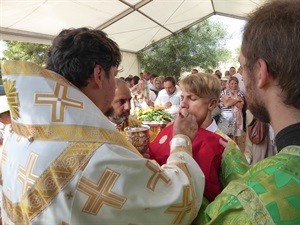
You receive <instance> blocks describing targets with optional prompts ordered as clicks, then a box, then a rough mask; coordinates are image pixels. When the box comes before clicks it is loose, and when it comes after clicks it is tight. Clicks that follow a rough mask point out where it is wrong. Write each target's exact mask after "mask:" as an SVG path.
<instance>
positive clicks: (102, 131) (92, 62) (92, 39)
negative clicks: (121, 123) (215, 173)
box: [1, 28, 204, 225]
mask: <svg viewBox="0 0 300 225" xmlns="http://www.w3.org/2000/svg"><path fill="white" fill-rule="evenodd" d="M120 62H121V53H120V49H119V47H118V45H117V44H116V43H115V42H114V41H113V40H111V39H110V38H108V37H107V35H106V33H104V32H103V31H101V30H93V29H89V28H77V29H67V30H63V31H61V32H60V33H59V35H58V36H57V37H55V38H54V40H53V44H52V46H51V49H50V51H49V58H48V61H47V67H46V68H47V69H44V68H42V67H40V66H38V65H35V64H33V63H30V62H24V61H3V62H2V72H3V74H2V79H3V84H4V87H5V89H6V90H8V91H7V92H6V95H7V96H12V97H11V98H8V103H9V105H10V108H11V109H13V110H11V116H12V127H13V129H14V130H13V132H12V134H11V135H10V137H9V138H8V139H7V141H6V144H5V146H4V148H3V155H5V158H4V157H2V163H1V172H2V174H1V181H2V182H1V192H2V193H1V197H2V201H1V209H2V221H3V223H4V224H81V225H90V224H103V225H107V224H172V223H180V224H190V222H191V221H192V220H193V218H194V217H195V216H196V214H197V211H198V210H199V208H200V205H201V203H202V196H203V188H204V176H203V173H202V171H201V169H200V168H199V166H198V165H197V163H196V162H195V161H194V159H193V157H192V151H191V140H193V139H194V137H195V134H196V132H197V129H198V127H197V124H196V123H195V117H194V116H193V115H191V114H189V113H188V112H187V111H186V110H184V109H182V110H181V111H180V112H178V116H177V117H176V120H175V122H174V130H173V132H174V137H173V139H172V141H171V143H170V146H169V147H170V149H171V150H170V151H171V155H170V157H169V159H168V160H169V161H168V162H167V164H166V165H164V167H160V166H158V164H157V163H156V162H155V161H150V160H148V159H145V158H144V157H143V156H142V155H141V154H140V153H139V152H138V151H137V149H135V148H134V147H133V145H132V144H130V143H129V142H128V141H127V140H126V139H125V137H123V136H122V135H121V134H120V132H118V130H117V129H116V128H115V126H114V125H113V124H112V123H111V122H110V121H109V120H108V119H107V117H106V116H105V114H106V113H107V112H108V111H109V110H110V108H111V103H112V101H113V99H114V92H115V76H116V75H117V73H118V65H119V64H120ZM29 86H30V88H28V87H29ZM165 193H168V194H167V195H166V194H165ZM149 199H150V200H151V201H149ZM178 206H181V207H179V208H178ZM174 210H175V211H174ZM174 212H176V213H174ZM179 215H180V217H178V216H179ZM174 221H176V222H174Z"/></svg>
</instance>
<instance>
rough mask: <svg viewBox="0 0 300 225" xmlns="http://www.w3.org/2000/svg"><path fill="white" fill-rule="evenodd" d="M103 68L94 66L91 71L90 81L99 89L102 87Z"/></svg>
mask: <svg viewBox="0 0 300 225" xmlns="http://www.w3.org/2000/svg"><path fill="white" fill-rule="evenodd" d="M103 72H104V70H103V68H102V67H101V66H100V65H98V64H96V65H95V67H94V70H93V74H92V76H91V79H92V80H93V81H94V83H95V84H97V85H98V86H99V87H102V85H103V78H104V75H105V73H103Z"/></svg>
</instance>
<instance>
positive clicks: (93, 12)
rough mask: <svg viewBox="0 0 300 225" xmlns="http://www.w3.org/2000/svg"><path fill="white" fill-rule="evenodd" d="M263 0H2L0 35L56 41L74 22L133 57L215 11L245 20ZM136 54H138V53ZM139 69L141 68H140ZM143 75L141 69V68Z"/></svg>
mask: <svg viewBox="0 0 300 225" xmlns="http://www.w3.org/2000/svg"><path fill="white" fill-rule="evenodd" d="M262 2H263V0H31V1H26V0H0V12H1V20H0V39H2V40H18V41H25V42H34V43H42V44H50V43H51V40H52V39H53V37H54V36H56V35H57V34H58V33H59V32H60V31H61V30H63V29H66V28H71V27H75V28H78V27H84V26H87V27H91V28H96V29H101V30H103V31H104V32H106V33H107V34H108V36H109V37H110V38H112V39H113V40H115V41H116V42H117V43H118V44H119V46H120V48H121V49H122V51H123V52H126V53H123V59H125V57H124V55H126V60H127V57H129V58H131V60H133V62H129V66H126V68H124V66H123V69H124V72H126V73H127V74H129V73H131V72H130V71H129V70H128V68H129V67H131V68H136V67H137V65H138V63H137V60H136V57H135V53H137V52H138V51H140V50H142V49H144V48H146V47H148V46H149V45H151V43H153V42H156V41H160V40H162V39H164V38H167V37H169V36H170V35H172V34H174V33H177V32H180V31H181V30H183V29H186V28H188V27H190V26H192V25H194V24H196V23H199V22H200V21H202V20H204V19H206V18H208V17H210V16H212V15H222V16H228V17H233V18H239V19H243V18H245V17H246V16H247V14H248V13H249V12H250V11H252V10H253V9H255V8H256V7H257V6H259V5H260V4H261V3H262ZM132 53H133V54H132ZM135 70H136V69H135ZM135 74H137V72H135Z"/></svg>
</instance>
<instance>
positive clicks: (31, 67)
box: [1, 61, 78, 89]
mask: <svg viewBox="0 0 300 225" xmlns="http://www.w3.org/2000/svg"><path fill="white" fill-rule="evenodd" d="M1 68H2V74H3V75H4V76H9V75H14V76H24V75H26V76H36V77H44V78H46V79H50V80H53V81H56V82H58V83H61V84H65V85H69V86H72V87H73V88H75V89H78V88H77V87H76V86H75V85H74V84H72V83H71V82H69V81H68V80H66V79H65V78H64V77H63V76H61V75H59V74H57V73H55V72H53V71H51V70H47V69H44V68H43V67H41V66H38V65H36V64H34V63H30V62H26V61H3V62H2V67H1Z"/></svg>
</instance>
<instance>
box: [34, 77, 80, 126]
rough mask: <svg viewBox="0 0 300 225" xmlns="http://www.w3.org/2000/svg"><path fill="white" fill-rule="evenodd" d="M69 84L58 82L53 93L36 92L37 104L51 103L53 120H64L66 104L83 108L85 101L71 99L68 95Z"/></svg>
mask: <svg viewBox="0 0 300 225" xmlns="http://www.w3.org/2000/svg"><path fill="white" fill-rule="evenodd" d="M67 92H68V86H66V85H63V84H59V83H56V86H55V90H54V93H53V94H48V93H44V94H41V93H40V94H35V104H46V105H49V104H50V105H51V108H52V110H51V111H52V113H51V115H52V116H51V121H52V122H64V115H65V114H64V109H65V107H66V106H71V107H75V108H79V109H82V108H83V102H80V101H77V100H75V99H71V98H69V97H68V96H67Z"/></svg>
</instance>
